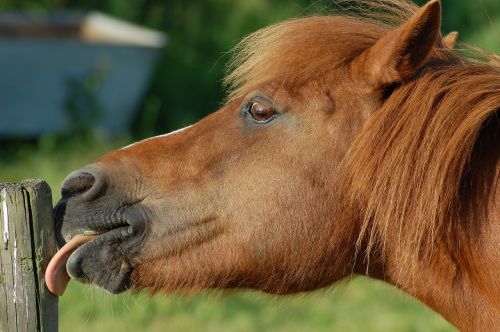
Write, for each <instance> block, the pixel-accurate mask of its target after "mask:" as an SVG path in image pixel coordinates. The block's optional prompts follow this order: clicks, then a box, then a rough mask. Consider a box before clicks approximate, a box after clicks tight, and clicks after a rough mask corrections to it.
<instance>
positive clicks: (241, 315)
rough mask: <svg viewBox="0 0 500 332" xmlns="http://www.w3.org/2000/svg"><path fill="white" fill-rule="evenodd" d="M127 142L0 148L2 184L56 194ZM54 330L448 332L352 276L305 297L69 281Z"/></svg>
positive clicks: (426, 314) (392, 292)
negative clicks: (76, 173) (37, 185)
mask: <svg viewBox="0 0 500 332" xmlns="http://www.w3.org/2000/svg"><path fill="white" fill-rule="evenodd" d="M126 143H127V140H126V139H125V140H119V141H113V142H105V141H103V140H90V141H89V140H85V141H71V142H64V141H61V140H57V139H54V138H50V137H49V138H44V139H43V140H41V141H40V142H39V143H38V144H36V145H21V146H19V145H14V146H11V147H10V148H5V147H3V148H2V150H0V182H7V181H19V180H21V179H24V178H42V179H45V180H47V181H48V182H49V184H50V185H51V187H52V189H53V191H54V201H55V200H57V199H58V198H59V193H58V188H59V187H60V184H61V182H62V180H63V179H64V177H65V176H66V174H68V173H69V172H70V171H72V170H74V169H76V168H79V167H81V166H83V165H85V164H87V163H90V162H92V161H93V160H94V159H95V158H97V157H98V156H99V155H101V154H102V153H104V152H105V151H108V150H110V149H114V148H116V147H119V146H122V145H124V144H126ZM59 309H60V331H62V332H65V331H70V332H80V331H82V332H83V331H93V332H104V331H183V332H184V331H186V332H189V331H204V332H205V331H206V332H209V331H259V332H261V331H287V332H294V331H343V332H347V331H384V332H388V331H453V330H454V328H453V327H452V326H450V325H449V324H448V323H447V322H446V321H444V319H443V318H441V317H440V316H439V315H437V314H436V313H434V312H432V311H431V310H429V309H428V308H426V307H425V306H423V305H422V304H420V303H419V302H417V301H415V300H414V299H411V298H409V297H408V296H406V295H404V294H403V293H402V292H400V291H398V290H397V289H394V288H393V287H390V286H388V285H385V284H383V283H380V282H376V281H373V280H368V279H365V278H358V279H355V280H353V281H351V282H348V283H342V284H341V285H339V286H337V287H335V288H333V287H332V288H330V289H327V290H322V291H316V292H313V293H310V294H307V295H298V296H288V297H276V296H269V295H265V294H259V293H254V292H248V291H245V292H231V293H221V292H211V293H206V294H201V295H197V296H193V297H182V296H178V295H157V296H155V297H153V298H149V297H148V296H146V295H144V294H138V295H131V294H122V295H119V296H112V295H109V294H107V293H105V292H104V291H102V290H98V289H94V288H92V287H91V286H87V285H80V284H77V283H74V282H72V283H70V286H69V288H68V290H67V292H66V294H65V295H64V296H63V297H62V298H61V300H60V305H59Z"/></svg>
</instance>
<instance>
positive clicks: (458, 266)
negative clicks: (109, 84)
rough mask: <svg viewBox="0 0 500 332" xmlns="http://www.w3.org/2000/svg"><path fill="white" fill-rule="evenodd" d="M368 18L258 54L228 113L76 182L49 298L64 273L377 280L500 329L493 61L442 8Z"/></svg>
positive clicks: (235, 73)
mask: <svg viewBox="0 0 500 332" xmlns="http://www.w3.org/2000/svg"><path fill="white" fill-rule="evenodd" d="M360 2H362V5H363V6H362V9H363V10H361V11H360V13H361V16H359V15H358V16H315V17H307V18H300V19H294V20H290V21H287V22H284V23H281V24H277V25H275V26H272V27H269V28H266V29H264V30H261V31H258V32H256V33H254V34H253V35H251V36H249V37H247V38H246V39H245V40H244V41H243V42H242V43H241V44H240V45H239V46H238V47H237V48H236V53H235V54H236V56H235V58H234V60H233V62H232V66H231V67H230V73H229V74H228V76H227V78H226V83H227V84H228V86H229V88H230V93H229V98H228V101H227V103H226V104H225V106H224V107H222V108H221V109H220V110H218V111H217V112H215V113H213V114H212V115H210V116H208V117H206V118H205V119H203V120H201V121H200V122H198V123H196V124H194V125H193V126H191V127H188V128H185V129H183V130H181V131H177V132H175V133H171V134H168V135H164V136H159V137H154V138H150V139H147V140H144V141H141V142H138V143H136V144H133V145H131V146H129V147H126V148H123V149H121V150H117V151H113V152H110V153H108V154H106V155H104V156H103V157H102V158H100V159H99V160H97V161H96V162H95V163H94V164H92V165H89V166H86V167H85V168H83V169H80V170H78V171H76V172H74V173H72V174H70V175H69V176H68V177H67V178H66V180H65V181H64V184H63V188H62V197H63V198H62V200H61V202H60V203H59V204H58V206H57V207H56V211H55V212H56V226H57V230H58V234H59V239H58V240H59V242H60V243H61V245H63V244H65V245H64V247H63V248H62V249H61V250H60V251H59V253H58V254H57V255H56V256H55V257H54V258H53V260H52V262H51V264H50V265H49V267H48V269H47V274H46V280H47V283H48V285H49V287H50V289H51V290H52V291H54V292H55V293H62V291H63V290H64V287H65V284H66V283H67V280H65V276H66V274H65V273H64V270H67V272H68V273H69V276H71V278H74V279H77V280H80V281H84V282H89V283H91V284H94V285H96V286H99V287H102V288H104V289H106V290H108V291H110V292H113V293H117V292H121V291H124V290H126V289H128V288H129V287H132V288H135V289H146V290H149V291H150V292H159V291H164V292H171V291H179V290H186V291H196V290H200V289H208V288H219V289H220V288H251V289H256V290H260V291H264V292H269V293H275V294H289V293H295V292H303V291H309V290H314V289H318V288H321V287H326V286H328V285H331V284H332V283H335V282H336V281H338V280H340V279H342V278H345V277H346V276H349V275H352V274H365V275H368V276H371V277H373V278H378V279H381V280H385V281H386V282H388V283H391V284H393V285H395V286H397V287H399V288H401V289H403V290H404V291H406V292H407V293H409V294H411V295H413V296H415V297H416V298H418V299H420V300H421V301H422V302H424V303H426V304H427V305H428V306H430V307H431V308H433V309H435V310H436V311H438V312H439V313H441V314H442V315H443V316H444V317H445V318H446V319H448V320H449V321H450V322H452V323H453V324H455V325H456V326H457V327H459V328H461V329H463V330H470V331H477V330H483V331H493V330H494V329H495V328H499V327H500V282H499V280H500V279H499V276H500V196H499V195H500V185H499V173H500V164H499V153H500V149H499V146H500V144H499V139H500V132H499V125H500V121H499V107H500V68H499V67H498V62H497V64H495V62H494V61H493V58H488V57H487V56H483V58H482V60H477V59H475V60H474V59H471V58H470V57H467V56H465V55H460V53H459V52H458V51H456V50H452V49H451V48H450V47H447V46H446V45H449V44H448V43H446V44H445V43H444V42H443V40H442V38H441V36H440V17H441V13H440V10H441V6H440V2H439V1H437V0H433V1H430V2H429V3H427V5H425V6H424V7H423V8H420V9H419V8H417V7H415V6H414V5H413V4H411V3H408V2H405V1H404V0H384V1H360ZM374 6H375V7H374ZM476 58H477V56H476Z"/></svg>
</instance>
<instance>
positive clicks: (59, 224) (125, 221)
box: [45, 200, 146, 296]
mask: <svg viewBox="0 0 500 332" xmlns="http://www.w3.org/2000/svg"><path fill="white" fill-rule="evenodd" d="M74 203H77V204H68V206H66V205H67V202H66V201H64V200H63V201H61V202H59V204H58V205H57V206H56V211H55V219H56V220H55V222H56V228H57V231H56V233H57V235H58V236H57V238H58V242H59V246H60V250H59V251H58V252H57V253H56V255H55V256H54V257H53V258H52V260H51V261H50V263H49V265H48V266H47V269H46V272H45V282H46V284H47V288H48V289H49V290H50V291H51V292H52V293H54V294H55V295H59V296H60V295H62V294H63V293H64V291H65V289H66V286H67V285H68V283H69V281H70V279H74V280H77V281H79V282H83V283H90V284H92V285H95V286H98V287H100V288H103V289H105V290H107V291H109V292H111V293H115V294H116V293H120V292H123V291H125V290H127V289H128V288H129V285H130V274H131V272H132V269H133V264H132V257H133V256H134V254H135V253H136V252H137V251H138V250H139V248H140V247H141V246H142V242H143V240H144V235H145V224H146V223H145V222H144V220H145V219H144V218H145V213H144V209H143V208H140V207H137V206H129V207H127V208H121V209H119V211H120V212H119V213H115V214H119V215H120V218H119V219H120V221H117V220H113V222H111V221H109V220H104V219H107V218H103V219H100V218H99V219H96V218H90V217H88V216H92V215H94V216H95V215H96V214H97V215H101V216H103V215H104V216H105V215H109V213H97V212H96V211H95V210H94V212H93V213H92V212H91V211H89V210H87V211H85V212H86V213H82V212H83V211H81V209H79V207H81V204H79V203H80V202H74ZM114 210H116V209H114ZM61 211H62V212H61ZM111 214H113V213H111ZM85 216H87V218H86V217H85ZM89 220H93V221H92V222H89ZM103 225H106V226H103Z"/></svg>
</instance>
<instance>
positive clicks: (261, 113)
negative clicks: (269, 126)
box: [248, 102, 275, 122]
mask: <svg viewBox="0 0 500 332" xmlns="http://www.w3.org/2000/svg"><path fill="white" fill-rule="evenodd" d="M248 112H249V113H250V115H251V116H252V118H253V119H254V120H255V121H257V122H266V121H269V120H270V119H271V118H272V117H273V116H274V114H275V112H274V108H272V107H271V106H267V105H263V104H261V103H258V102H253V103H252V104H251V105H250V110H249V111H248Z"/></svg>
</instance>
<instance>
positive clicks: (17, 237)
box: [0, 180, 58, 332]
mask: <svg viewBox="0 0 500 332" xmlns="http://www.w3.org/2000/svg"><path fill="white" fill-rule="evenodd" d="M56 250H57V247H56V241H55V232H54V223H53V221H52V196H51V192H50V187H49V185H48V184H47V183H46V182H44V181H40V180H28V181H24V182H22V183H20V184H12V183H7V184H0V331H1V332H24V331H26V332H34V331H37V332H38V331H40V332H56V331H57V302H58V300H57V297H56V296H54V295H52V294H51V293H50V292H49V291H48V290H47V288H46V286H45V283H44V272H45V268H46V267H47V264H48V262H49V259H50V257H52V256H53V255H54V254H55V252H56Z"/></svg>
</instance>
